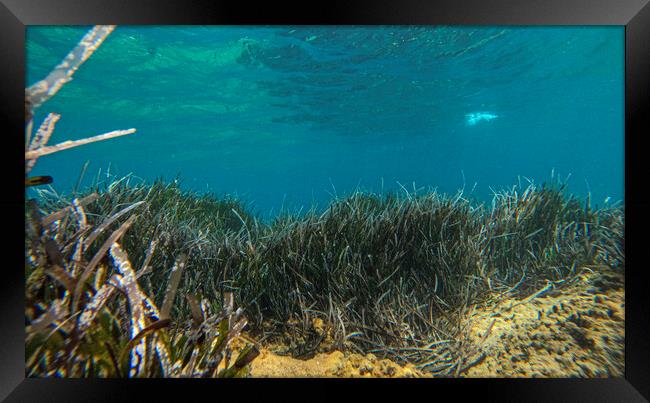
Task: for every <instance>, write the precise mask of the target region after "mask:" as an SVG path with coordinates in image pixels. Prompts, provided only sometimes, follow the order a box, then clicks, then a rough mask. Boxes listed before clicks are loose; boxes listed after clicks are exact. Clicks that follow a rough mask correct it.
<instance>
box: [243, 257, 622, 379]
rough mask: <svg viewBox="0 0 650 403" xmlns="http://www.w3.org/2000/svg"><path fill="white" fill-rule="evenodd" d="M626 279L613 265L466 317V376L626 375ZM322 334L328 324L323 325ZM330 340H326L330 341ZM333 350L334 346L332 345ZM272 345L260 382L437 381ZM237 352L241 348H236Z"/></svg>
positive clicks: (369, 359) (258, 373) (260, 364)
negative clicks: (334, 379)
mask: <svg viewBox="0 0 650 403" xmlns="http://www.w3.org/2000/svg"><path fill="white" fill-rule="evenodd" d="M624 294H625V293H624V276H623V274H622V273H620V272H617V271H615V270H612V269H611V268H608V267H594V268H590V269H586V270H585V271H584V273H583V274H582V275H579V276H577V277H576V278H575V279H574V280H573V281H572V282H571V283H569V284H565V285H562V286H559V287H557V289H555V290H552V291H548V292H545V293H544V294H543V295H539V296H536V295H531V296H530V297H528V298H524V299H513V298H507V297H500V296H499V295H494V299H493V301H494V302H493V303H491V304H489V305H485V306H477V307H474V308H473V309H472V310H471V311H470V312H468V313H467V315H466V322H467V327H466V330H465V331H464V335H461V337H463V336H464V337H465V338H466V339H467V343H468V344H469V345H471V346H472V348H473V349H475V354H474V357H472V358H471V359H469V360H468V361H469V362H468V363H467V364H466V365H465V369H464V371H462V372H461V373H459V374H458V376H462V377H478V378H485V377H508V378H509V377H525V378H529V377H564V378H566V377H622V376H623V374H624V353H625V337H624V334H625V295H624ZM313 327H314V330H315V331H317V332H323V331H324V328H325V327H324V324H323V323H322V321H320V320H315V321H314V324H313ZM325 339H326V338H325ZM324 344H327V343H324ZM286 347H287V346H283V345H277V344H276V345H268V346H264V348H263V349H262V351H261V355H260V356H259V357H258V358H257V359H256V360H255V361H253V362H252V364H251V374H250V375H251V376H252V377H261V378H263V377H431V374H430V373H428V372H426V371H425V370H424V368H423V369H421V370H420V369H417V368H416V367H415V366H414V365H413V364H406V365H400V364H398V363H396V362H394V361H391V360H389V359H381V358H378V357H377V356H375V355H374V354H367V355H361V354H358V353H349V352H341V351H338V350H334V351H329V352H327V348H324V349H322V350H324V351H323V352H320V353H318V354H316V355H315V356H314V357H313V358H310V359H306V360H301V359H296V358H292V357H290V356H286V355H280V354H278V352H282V351H283V350H284V349H286ZM234 348H237V344H235V345H234Z"/></svg>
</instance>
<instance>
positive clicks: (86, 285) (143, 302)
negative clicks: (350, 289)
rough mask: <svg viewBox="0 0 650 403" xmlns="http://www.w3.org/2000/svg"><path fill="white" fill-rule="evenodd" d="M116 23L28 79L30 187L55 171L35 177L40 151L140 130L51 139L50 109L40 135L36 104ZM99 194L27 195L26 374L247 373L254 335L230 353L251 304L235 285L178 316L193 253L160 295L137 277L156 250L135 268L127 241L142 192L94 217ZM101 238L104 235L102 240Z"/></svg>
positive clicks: (192, 299)
mask: <svg viewBox="0 0 650 403" xmlns="http://www.w3.org/2000/svg"><path fill="white" fill-rule="evenodd" d="M114 28H115V27H114V26H96V27H94V28H93V29H91V30H90V31H89V32H88V33H87V34H86V35H85V36H84V37H83V38H82V39H81V41H80V42H79V44H78V45H77V46H76V47H75V48H74V49H73V50H72V51H71V52H70V53H69V54H68V55H67V56H66V58H65V59H64V60H63V61H62V62H61V63H60V64H59V65H58V66H57V67H55V69H54V70H53V71H52V72H51V73H50V74H49V75H48V76H47V77H46V78H45V79H43V80H41V81H39V82H37V83H36V84H34V85H33V86H31V87H29V88H27V89H26V91H25V123H26V128H25V175H26V177H25V187H28V186H37V185H44V184H49V183H52V181H53V179H52V177H50V176H37V177H31V178H28V177H27V174H29V172H30V171H31V170H32V168H33V167H34V165H35V164H36V161H37V160H38V158H39V157H42V156H44V155H48V154H52V153H55V152H59V151H62V150H65V149H68V148H72V147H77V146H80V145H84V144H88V143H92V142H95V141H102V140H107V139H111V138H114V137H118V136H123V135H126V134H131V133H134V132H135V129H129V130H117V131H113V132H109V133H106V134H101V135H98V136H94V137H90V138H86V139H81V140H77V141H65V142H63V143H60V144H57V145H54V146H47V142H48V140H49V138H50V137H51V135H52V133H53V131H54V128H55V124H56V122H57V121H58V120H59V119H60V115H58V114H54V113H50V114H49V115H48V116H47V117H46V118H45V120H44V121H43V123H42V124H41V126H40V128H39V129H38V131H37V133H36V134H35V136H34V137H33V138H32V137H31V134H32V117H33V111H34V109H35V108H37V107H38V106H40V105H41V104H42V103H44V102H45V101H47V99H49V98H50V97H52V96H53V95H54V94H55V93H56V92H57V91H58V90H59V89H60V88H61V87H62V86H63V85H64V84H65V83H67V82H69V81H70V80H71V79H72V75H73V74H74V72H75V71H76V70H77V68H78V67H79V66H80V65H81V64H82V63H83V62H84V61H85V60H86V59H88V57H90V55H91V54H92V53H93V52H94V50H95V49H97V47H98V46H99V45H100V44H101V43H102V42H103V41H104V39H105V38H106V36H108V35H109V34H110V33H111V32H112V31H113V29H114ZM97 198H98V195H97V194H91V195H88V196H87V197H84V198H82V199H80V200H79V199H75V200H74V201H73V203H72V204H70V205H66V206H64V207H62V209H61V210H59V211H56V212H53V214H50V215H48V216H45V217H43V216H41V215H40V210H39V208H38V203H37V201H36V200H34V199H31V200H28V201H27V202H26V204H25V214H26V216H25V223H26V227H25V260H26V261H25V278H26V283H25V320H26V327H25V332H26V345H25V347H26V351H25V352H26V375H27V376H61V377H156V376H164V377H241V376H246V375H247V374H248V371H249V369H250V367H249V364H250V362H251V361H252V360H253V359H254V358H255V357H256V356H257V355H258V354H259V351H258V349H257V346H256V345H255V344H254V343H253V344H250V345H248V346H246V347H244V348H243V349H240V350H239V351H238V354H237V359H236V360H234V361H231V356H232V350H231V349H230V342H231V341H232V340H233V338H235V337H238V336H239V335H240V333H241V331H242V330H243V329H244V327H245V326H246V323H247V321H246V318H245V317H244V316H243V309H241V308H239V309H237V310H235V309H234V300H233V298H232V294H230V293H224V294H223V298H224V299H223V303H222V304H221V305H220V306H219V309H220V311H215V309H217V307H216V306H214V305H212V304H211V303H210V302H209V301H207V300H205V299H198V298H197V297H196V296H195V295H194V294H192V293H189V294H185V297H186V299H187V301H188V303H189V304H190V306H191V313H192V317H191V321H189V322H188V323H181V322H177V321H174V322H173V323H172V320H171V318H172V315H171V310H172V307H173V305H174V299H175V297H176V293H177V290H178V284H179V282H180V279H181V277H182V273H183V271H184V268H185V264H186V256H185V255H183V254H180V255H178V256H177V257H176V259H175V262H174V265H173V267H172V268H171V270H170V275H169V283H168V285H167V287H166V289H165V291H164V299H163V301H162V302H161V304H162V305H160V304H159V305H156V303H154V302H153V301H152V300H151V298H150V297H149V296H148V295H147V294H145V293H144V292H143V291H142V288H141V287H140V285H139V284H138V279H139V278H140V277H141V276H142V275H143V274H145V273H146V272H147V271H150V270H151V266H149V264H148V263H149V260H148V259H146V260H145V262H144V265H143V266H142V268H141V269H140V270H139V271H138V272H136V271H135V270H134V269H133V266H132V264H131V261H130V260H129V257H128V254H127V252H126V251H125V250H124V248H123V247H122V246H121V245H120V243H119V241H120V238H121V237H122V236H123V235H124V233H125V231H126V230H127V229H128V228H129V226H130V225H131V224H132V223H133V221H134V220H135V219H136V217H137V216H136V215H133V214H128V213H129V212H131V211H132V210H133V209H134V208H135V207H137V206H139V205H141V204H142V203H143V202H139V203H135V204H133V205H131V206H129V207H127V208H124V209H122V210H120V211H119V212H117V213H116V214H115V215H113V216H111V217H106V219H105V220H104V221H103V222H101V223H100V224H99V225H97V226H93V225H91V224H89V222H88V219H87V216H86V213H85V211H84V206H85V205H87V204H89V203H92V202H93V201H95V200H96V199H97ZM127 215H128V218H127V219H126V220H125V221H124V222H122V223H121V224H120V226H119V227H118V228H117V229H115V230H113V231H112V232H111V233H110V234H107V236H106V237H103V236H102V235H103V234H104V233H105V231H107V229H108V228H110V227H111V225H112V224H113V223H114V222H115V221H116V220H117V219H118V218H120V217H122V216H127ZM71 217H73V218H72V219H71ZM70 234H72V235H71V236H69V235H70ZM98 239H99V240H101V245H100V246H99V247H98V248H93V247H92V246H93V243H95V241H97V240H98ZM60 243H63V245H61V244H60ZM95 244H96V243H95ZM154 248H155V243H152V244H151V245H150V247H149V249H148V251H147V253H148V256H149V258H150V257H151V254H152V253H153V250H154ZM70 251H72V253H68V252H70ZM89 251H91V253H92V254H90V253H89ZM108 256H110V258H111V259H110V261H109V259H108ZM127 306H128V310H127ZM158 306H161V308H158ZM213 312H216V313H213Z"/></svg>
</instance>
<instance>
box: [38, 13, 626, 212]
mask: <svg viewBox="0 0 650 403" xmlns="http://www.w3.org/2000/svg"><path fill="white" fill-rule="evenodd" d="M88 29H89V27H28V29H27V83H28V84H32V83H34V82H36V81H38V80H40V79H41V78H43V77H45V75H47V73H48V72H49V71H50V70H51V69H52V68H53V67H54V66H55V65H56V64H57V63H58V62H59V61H60V60H61V59H62V58H63V57H64V56H65V55H66V54H67V52H68V51H69V50H70V49H72V48H73V47H74V45H75V44H76V43H77V42H78V40H79V39H80V38H81V37H82V36H83V34H84V33H85V32H86V31H87V30H88ZM623 45H624V30H623V27H514V28H513V27H422V26H421V27H407V26H388V27H380V26H368V27H305V26H296V27H280V26H274V27H200V26H192V27H190V26H174V27H163V26H160V27H159V26H151V27H141V26H120V27H118V28H117V29H116V30H115V31H114V32H113V33H112V34H111V35H110V36H109V37H108V38H107V40H106V41H105V42H104V44H103V45H102V46H101V47H100V48H99V50H98V51H97V52H95V54H93V56H92V57H91V58H90V59H89V60H88V61H87V62H86V63H85V64H83V65H82V66H81V68H80V69H79V70H78V71H77V73H76V74H75V76H74V79H73V81H71V82H70V83H68V84H67V85H66V86H65V87H64V88H63V89H62V90H61V91H60V92H59V93H58V94H57V95H56V96H55V97H53V98H52V99H51V100H50V101H48V102H47V103H45V104H44V105H43V106H42V107H41V108H40V109H39V110H38V113H37V115H36V118H35V124H36V125H38V124H39V123H40V122H41V121H42V119H43V118H44V116H45V115H46V114H47V113H48V112H56V113H60V114H61V115H62V118H61V120H60V121H59V123H58V125H57V128H56V131H55V133H54V136H53V138H52V139H51V140H50V143H57V142H61V141H64V140H68V139H79V138H83V137H88V136H91V135H96V134H100V133H104V132H107V131H111V130H116V129H127V128H132V127H133V128H136V129H137V133H136V134H134V135H130V136H126V137H120V138H117V139H112V140H109V141H105V142H101V143H94V144H90V145H86V146H83V147H79V148H76V149H71V150H67V151H63V152H60V153H57V154H52V155H49V156H45V157H43V158H42V159H40V160H39V161H38V163H37V164H36V167H35V169H34V171H32V172H33V174H34V175H43V174H47V175H52V176H53V177H54V180H55V182H54V184H53V186H54V188H55V189H56V190H57V191H58V192H64V193H65V192H70V191H71V190H72V188H73V186H74V184H75V183H76V181H77V179H78V176H79V173H80V172H81V169H82V166H83V165H84V163H85V162H86V161H90V163H89V167H88V171H87V174H86V176H85V179H84V182H83V186H87V185H89V184H90V183H91V182H92V181H93V180H95V179H96V177H97V176H98V173H99V172H100V170H101V174H99V177H100V178H104V177H105V175H106V172H107V171H109V172H110V173H111V174H112V175H113V174H116V175H126V174H129V173H132V174H133V175H134V176H135V177H139V178H143V179H145V180H148V181H151V180H153V179H155V178H159V177H164V178H166V179H174V178H176V177H177V176H179V177H180V180H181V185H182V187H184V188H186V189H192V190H195V191H199V192H204V191H209V192H214V193H229V194H236V195H238V196H239V197H240V198H242V199H243V200H245V201H246V202H247V203H248V204H249V205H250V206H251V207H252V208H253V209H254V210H255V211H257V212H259V213H260V214H263V215H269V214H271V215H272V214H274V212H277V211H278V210H279V209H281V208H283V207H284V208H285V209H290V210H295V209H299V208H300V207H301V206H304V207H309V206H312V205H317V206H321V207H322V206H324V205H326V204H327V203H328V201H329V200H331V198H332V197H333V196H334V195H338V196H342V195H345V194H347V193H350V192H352V191H354V190H355V189H357V188H361V189H364V190H369V191H376V192H380V191H393V190H399V189H400V188H401V186H404V187H405V188H407V189H409V190H413V189H414V188H417V189H419V188H436V189H437V190H438V191H440V192H447V193H454V192H456V191H457V190H458V189H459V188H463V187H464V188H465V193H466V194H471V196H472V197H475V198H476V199H478V200H489V199H490V197H491V195H492V189H495V190H497V189H503V188H505V187H510V186H512V185H514V184H516V183H517V181H518V178H521V180H522V182H524V183H525V179H524V178H529V179H532V180H534V181H535V182H538V183H541V182H544V181H546V180H548V179H550V177H551V173H552V172H554V174H555V175H556V176H558V175H559V176H560V177H561V178H565V177H567V176H568V175H571V176H570V178H569V179H568V184H569V190H570V191H571V192H573V193H575V194H576V195H578V196H580V197H585V196H586V195H587V194H588V193H590V194H591V200H592V204H595V203H597V204H601V205H602V202H603V200H604V199H605V198H607V197H609V198H611V199H610V200H612V201H616V200H622V199H623V189H624V188H623V185H624V184H623V172H624V171H623V162H624V159H623V158H624V151H623V150H624V148H623V141H624V48H623Z"/></svg>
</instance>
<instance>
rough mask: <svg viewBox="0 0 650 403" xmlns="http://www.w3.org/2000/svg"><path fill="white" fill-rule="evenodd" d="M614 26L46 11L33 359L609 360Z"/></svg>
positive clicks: (616, 206)
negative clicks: (63, 21) (51, 16)
mask: <svg viewBox="0 0 650 403" xmlns="http://www.w3.org/2000/svg"><path fill="white" fill-rule="evenodd" d="M620 33H621V32H619V31H617V30H611V29H602V28H599V29H595V28H593V29H564V30H563V29H555V30H554V29H550V28H545V29H532V28H531V29H528V30H527V29H523V28H522V29H501V28H499V27H496V28H489V29H488V28H469V27H468V28H453V27H374V28H373V27H365V28H364V27H345V28H336V27H274V28H269V27H237V28H235V27H230V28H227V27H194V28H189V27H150V28H146V27H114V26H96V27H92V28H87V27H86V28H83V29H82V28H80V27H39V28H34V29H33V30H32V31H31V32H28V65H29V64H30V63H29V62H30V60H31V67H30V69H29V71H28V82H30V83H32V84H31V85H30V86H29V87H28V88H27V89H26V103H25V113H26V119H25V126H26V127H25V129H26V130H25V132H26V141H25V166H26V171H25V174H26V178H25V186H26V202H25V211H24V214H25V279H26V282H25V326H26V341H25V348H26V354H25V357H26V375H27V376H29V377H247V376H252V377H620V376H623V373H624V360H625V356H624V342H625V332H624V324H625V298H624V285H625V284H624V278H625V249H624V243H625V242H624V240H625V208H624V203H623V202H621V201H619V199H620V198H621V197H622V174H621V175H618V173H621V172H622V158H621V155H622V153H621V155H617V154H616V151H617V150H619V148H620V147H621V144H622V142H621V144H619V143H618V142H619V140H621V139H622V131H621V130H622V129H621V128H619V127H618V123H620V122H621V120H620V119H622V115H621V114H619V112H620V110H619V107H620V105H614V106H612V102H611V100H612V99H618V98H616V97H619V96H622V91H619V90H621V88H622V87H621V88H619V85H620V84H621V81H620V79H621V77H622V75H621V76H620V77H619V76H618V75H617V74H618V73H621V74H622V70H621V69H622V64H619V61H617V60H618V59H617V56H618V55H619V53H620V52H622V48H620V44H619V43H618V41H617V38H619V36H620ZM79 36H80V37H81V40H79ZM619 39H620V38H619ZM64 48H65V52H63V49H64ZM70 49H72V50H70ZM567 49H569V50H572V51H573V52H576V53H577V54H576V55H572V53H571V52H568V51H567ZM66 52H67V53H66ZM495 52H497V53H496V56H494V55H495ZM29 55H31V56H29ZM91 56H92V57H91ZM549 58H550V59H549ZM61 59H62V60H63V61H60V60H61ZM505 59H507V60H509V62H508V63H506V62H504V60H505ZM551 59H552V60H551ZM432 60H434V61H436V63H431V61H432ZM59 61H60V62H59ZM56 62H59V64H58V65H57V64H56ZM547 62H548V63H547ZM110 64H113V65H115V64H116V65H118V66H121V67H120V70H119V71H120V72H119V73H109V70H107V69H108V68H109V65H110ZM52 66H56V67H54V69H53V70H52ZM77 70H78V72H77ZM619 70H620V71H619ZM110 71H113V70H110ZM48 72H49V73H48ZM114 75H119V76H120V77H115V78H114V77H113V76H114ZM73 76H74V80H72V78H73ZM32 77H33V79H31V78H32ZM37 77H38V78H37ZM43 77H45V78H43ZM100 77H101V80H100V79H99V78H100ZM506 77H507V78H506ZM509 80H511V81H509ZM134 83H135V84H134ZM513 83H514V84H513ZM134 86H138V90H137V91H135V90H134V88H132V87H134ZM127 87H128V89H129V90H128V91H127ZM120 88H121V90H120ZM120 91H122V92H120ZM565 92H566V93H569V94H568V95H565ZM619 92H620V93H619ZM540 94H542V95H540ZM397 95H399V96H397ZM544 97H548V98H545V99H541V98H544ZM50 99H51V100H50ZM621 100H622V98H621ZM568 106H571V107H572V108H573V110H572V111H570V112H567V107H568ZM50 111H57V112H56V113H54V112H50ZM571 114H579V115H580V116H581V118H580V119H578V118H575V117H571V116H573V115H571ZM541 116H544V119H546V120H548V121H549V122H551V123H545V122H546V120H542V118H541ZM585 117H587V118H588V119H585ZM34 122H38V125H39V126H38V129H37V130H36V133H34V134H32V131H33V130H32V129H33V127H34ZM41 122H42V123H41ZM116 126H117V127H131V126H132V127H133V128H129V129H119V130H115V129H114V127H116ZM55 129H56V130H55ZM92 130H100V131H105V132H104V134H99V135H96V136H92V137H83V138H80V137H75V135H74V133H76V132H89V131H92ZM61 132H63V133H64V134H65V133H72V134H70V136H71V137H72V139H71V140H66V141H62V142H58V143H57V144H55V145H48V142H49V141H50V139H57V136H58V134H59V133H61ZM427 133H433V134H427ZM522 133H523V134H522ZM526 133H527V134H529V137H526V138H527V140H526V139H524V137H525V135H524V134H526ZM589 133H591V134H593V135H594V136H596V141H594V140H593V139H592V140H589V137H588V134H589ZM66 136H68V134H66ZM67 138H70V137H67ZM105 140H107V141H105ZM53 141H54V140H53ZM571 142H574V143H571ZM91 143H92V144H91ZM82 150H88V151H87V153H84V151H82ZM134 150H137V151H138V152H137V153H136V152H135V151H134ZM50 154H53V155H50ZM96 159H99V160H100V161H101V162H102V163H103V162H110V163H111V164H113V163H114V164H115V165H111V166H110V168H108V169H104V170H102V171H99V170H98V171H99V173H98V174H96V175H95V174H90V173H88V172H95V171H93V169H94V168H93V165H92V163H93V162H87V161H88V160H96ZM37 162H38V164H37ZM80 167H81V171H80V170H79V168H80ZM558 167H559V168H561V170H562V172H567V171H572V172H573V173H574V175H573V176H572V177H571V178H572V179H571V180H573V182H571V181H570V180H569V179H570V177H569V176H564V177H561V176H560V175H559V174H556V173H555V172H556V171H555V170H554V168H558ZM124 168H126V170H127V171H129V172H132V173H128V174H123V173H122V172H121V171H123V170H124ZM456 170H458V172H459V173H461V174H462V178H463V182H462V183H458V182H457V181H456V179H450V178H452V177H453V178H455V177H456V176H460V175H456V174H452V173H453V172H456ZM174 171H175V173H178V172H180V174H179V176H178V177H177V179H175V180H170V179H165V178H166V177H167V178H168V177H169V174H170V173H172V172H174ZM548 172H551V175H548ZM33 173H35V174H36V175H34V176H28V175H32V174H33ZM529 174H530V175H529ZM524 175H526V176H524ZM576 177H578V178H579V181H578V182H580V181H582V182H584V183H585V184H586V187H587V190H586V191H583V190H581V188H580V186H576V185H575V181H576V180H575V178H576ZM468 178H469V179H470V180H472V181H473V180H476V182H477V184H476V185H474V187H472V188H471V189H469V187H468V186H466V180H467V179H468ZM506 178H507V180H506ZM513 178H514V179H513ZM384 179H386V180H385V181H384ZM479 179H480V181H479ZM377 180H381V182H382V184H381V187H380V188H377V187H375V186H373V185H372V184H373V183H376V181H377ZM416 180H417V183H418V186H416V184H415V181H416ZM478 182H480V183H481V184H479V183H478ZM402 183H411V184H412V186H411V185H408V186H405V185H402ZM483 184H487V185H483ZM206 186H207V190H206ZM328 186H329V189H331V191H329V190H325V188H326V187H328ZM603 199H604V200H605V201H604V202H602V203H601V202H600V200H603Z"/></svg>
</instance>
